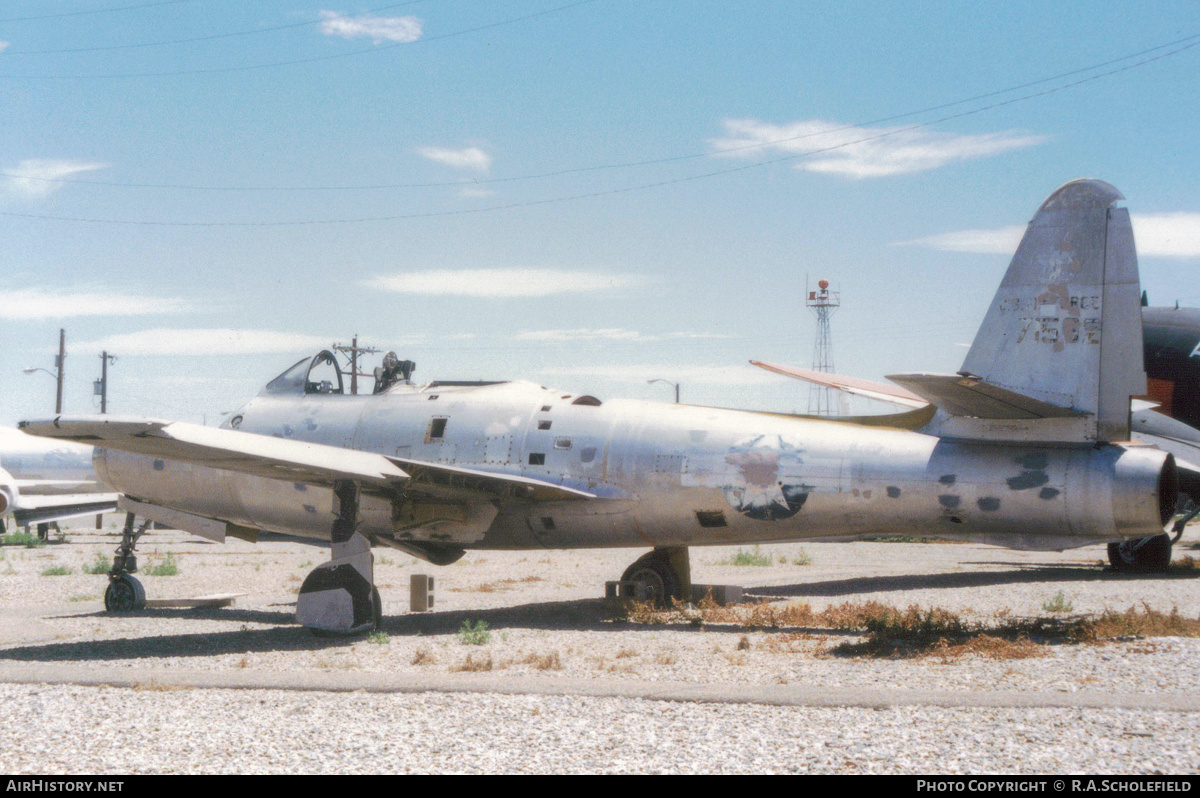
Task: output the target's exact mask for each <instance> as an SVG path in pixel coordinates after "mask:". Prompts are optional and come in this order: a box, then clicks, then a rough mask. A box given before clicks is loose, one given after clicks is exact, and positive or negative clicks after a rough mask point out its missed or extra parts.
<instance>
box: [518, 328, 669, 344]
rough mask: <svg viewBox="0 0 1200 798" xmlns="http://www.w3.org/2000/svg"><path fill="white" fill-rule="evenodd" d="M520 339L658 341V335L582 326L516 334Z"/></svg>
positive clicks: (556, 341) (557, 341)
mask: <svg viewBox="0 0 1200 798" xmlns="http://www.w3.org/2000/svg"><path fill="white" fill-rule="evenodd" d="M514 338H516V340H518V341H550V342H554V343H561V342H570V341H656V340H658V337H657V336H654V335H643V334H642V333H640V332H637V331H636V330H623V329H621V328H619V327H612V328H608V329H599V330H590V329H587V328H585V327H581V328H579V329H577V330H531V331H529V332H523V333H518V334H517V335H515V336H514Z"/></svg>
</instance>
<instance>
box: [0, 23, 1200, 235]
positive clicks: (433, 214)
mask: <svg viewBox="0 0 1200 798" xmlns="http://www.w3.org/2000/svg"><path fill="white" fill-rule="evenodd" d="M1197 45H1200V41H1196V42H1192V43H1191V44H1187V45H1184V46H1183V47H1180V48H1178V49H1176V50H1172V51H1170V52H1167V53H1162V54H1160V55H1157V56H1154V57H1153V58H1147V59H1145V60H1142V61H1139V62H1136V63H1133V64H1128V65H1126V66H1123V67H1119V68H1117V69H1113V70H1109V71H1108V72H1102V73H1100V74H1097V75H1092V76H1089V77H1086V78H1082V79H1080V80H1076V81H1073V82H1071V83H1066V84H1063V85H1061V86H1055V87H1053V88H1050V89H1045V90H1043V91H1038V92H1033V93H1030V94H1025V95H1022V96H1020V97H1014V98H1012V99H1008V100H1003V101H1001V102H996V103H992V104H990V105H986V106H983V107H980V108H973V109H971V110H969V111H962V112H960V113H956V114H949V115H947V116H943V117H941V118H938V119H932V120H929V121H927V122H919V123H917V124H914V125H908V126H906V127H901V128H895V129H893V130H886V131H884V132H882V133H877V134H875V135H872V136H865V137H863V138H859V139H855V140H853V141H846V142H842V143H840V144H833V145H830V146H828V147H820V148H818V149H814V150H808V151H807V152H801V153H794V154H792V155H785V156H782V157H780V158H772V159H770V160H766V161H758V162H756V163H749V164H743V165H741V166H735V167H728V168H725V169H716V170H712V171H708V172H701V173H699V174H693V175H685V176H683V177H675V178H671V179H667V180H659V181H655V182H652V183H640V184H636V185H632V186H624V187H621V188H614V189H604V190H599V191H589V192H585V193H581V194H571V195H567V196H560V197H550V198H547V199H541V200H526V201H521V202H510V203H506V204H503V205H490V206H486V207H483V208H460V209H457V210H449V211H423V212H420V213H405V214H391V215H387V216H365V217H359V218H345V219H302V220H297V221H273V222H163V221H147V220H138V219H100V218H89V217H78V216H58V215H50V214H34V213H16V212H12V211H0V216H9V217H14V218H23V219H40V220H46V221H66V222H87V223H92V224H114V225H127V226H138V227H302V226H317V225H322V226H326V225H341V224H364V223H368V222H397V221H409V220H414V219H431V218H439V217H450V216H468V215H472V214H478V213H489V212H495V211H505V210H513V209H516V208H531V207H537V206H540V205H552V204H556V203H560V202H571V201H576V200H583V199H594V198H597V197H606V196H614V195H617V194H628V193H632V192H635V191H644V190H648V189H652V188H662V187H664V186H671V185H678V184H682V183H690V182H693V181H696V180H704V179H706V178H710V177H717V176H719V175H727V174H734V173H737V172H745V171H748V170H750V169H757V168H760V167H763V166H771V165H773V164H778V163H784V162H787V161H794V160H798V159H800V158H808V157H811V156H813V155H820V154H823V153H827V152H833V151H835V150H840V149H844V148H846V147H850V146H853V145H855V144H863V143H866V142H871V141H878V140H880V139H885V138H889V137H891V136H896V135H899V134H901V133H908V132H911V131H914V130H920V129H922V128H926V127H930V126H932V125H936V124H940V123H942V122H948V121H951V120H954V119H962V118H964V117H968V116H973V115H975V114H980V113H983V112H985V111H991V110H994V109H996V108H1002V107H1004V106H1007V105H1012V104H1014V103H1019V102H1024V101H1026V100H1032V99H1036V98H1038V97H1046V96H1049V95H1051V94H1056V93H1058V92H1060V91H1065V90H1067V89H1071V88H1075V87H1077V86H1082V85H1084V84H1087V83H1091V82H1092V81H1096V80H1100V79H1102V78H1106V77H1111V76H1112V75H1116V74H1120V73H1122V72H1127V71H1129V70H1131V69H1136V68H1138V67H1140V66H1145V65H1146V64H1150V63H1153V62H1155V61H1160V60H1162V59H1164V58H1168V57H1170V56H1172V55H1175V54H1177V53H1181V52H1183V51H1185V50H1189V49H1191V48H1193V47H1196V46H1197Z"/></svg>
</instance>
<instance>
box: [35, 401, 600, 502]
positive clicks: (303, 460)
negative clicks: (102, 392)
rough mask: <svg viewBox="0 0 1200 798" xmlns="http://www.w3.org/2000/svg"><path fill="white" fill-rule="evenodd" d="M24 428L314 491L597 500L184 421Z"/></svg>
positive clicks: (107, 419)
mask: <svg viewBox="0 0 1200 798" xmlns="http://www.w3.org/2000/svg"><path fill="white" fill-rule="evenodd" d="M20 427H21V429H23V430H24V431H25V432H27V433H29V434H31V435H40V436H43V437H47V438H60V439H66V440H72V441H77V442H79V443H88V444H91V445H93V446H97V447H101V448H105V449H115V450H117V451H122V452H130V453H133V454H142V455H149V456H152V457H164V458H167V459H171V460H178V461H180V462H184V463H191V464H193V465H200V466H208V467H210V468H221V469H225V470H227V471H236V472H238V473H242V474H250V475H253V476H258V477H266V478H268V479H284V480H290V481H297V482H306V483H309V484H314V485H325V486H329V485H332V484H333V483H334V482H337V481H339V480H343V479H348V480H352V481H354V482H357V483H359V484H360V485H361V486H362V487H363V488H364V489H367V490H370V489H372V488H374V489H377V490H379V489H382V490H386V491H391V490H394V489H397V488H403V489H404V490H405V491H406V492H409V493H423V494H429V495H441V496H454V497H458V498H472V499H475V498H487V499H491V498H496V497H513V498H518V499H527V500H532V501H548V500H552V499H584V498H595V497H594V496H593V495H592V494H590V493H586V492H584V491H580V490H575V489H573V488H567V487H564V486H562V485H555V484H552V483H549V482H543V481H541V480H537V479H530V478H528V477H521V476H515V475H511V474H496V473H491V472H487V471H477V470H473V469H468V468H457V467H454V466H447V465H442V464H440V463H427V462H422V461H420V460H405V459H401V458H396V457H385V456H383V455H381V454H375V453H373V452H363V451H358V450H355V449H346V448H343V447H340V446H327V445H324V444H318V443H306V442H304V441H294V440H287V439H285V438H275V437H272V436H270V435H260V434H257V433H253V432H242V431H239V430H226V429H215V428H213V427H205V426H201V425H199V424H188V423H185V422H182V421H175V422H171V421H156V420H153V419H130V418H121V417H116V416H99V417H97V416H91V417H86V416H85V417H78V418H63V417H61V416H60V417H58V418H55V419H53V420H50V421H23V422H21V424H20Z"/></svg>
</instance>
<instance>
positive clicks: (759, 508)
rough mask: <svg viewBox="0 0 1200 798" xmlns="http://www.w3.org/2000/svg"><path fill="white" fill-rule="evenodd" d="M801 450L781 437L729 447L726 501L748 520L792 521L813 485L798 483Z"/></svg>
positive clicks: (723, 487) (757, 437)
mask: <svg viewBox="0 0 1200 798" xmlns="http://www.w3.org/2000/svg"><path fill="white" fill-rule="evenodd" d="M801 454H802V450H801V449H800V448H799V447H798V446H796V445H794V444H791V443H789V442H787V441H786V440H784V439H783V437H782V436H779V435H773V436H767V435H755V436H753V437H751V438H744V439H742V440H740V441H738V442H737V443H735V444H733V445H732V446H730V447H729V450H728V451H727V452H726V454H725V457H724V465H725V466H726V469H725V470H724V471H723V474H724V479H725V484H722V485H720V488H721V491H722V492H723V493H724V494H725V501H727V502H729V505H730V506H731V507H733V508H734V509H735V510H737V511H738V512H739V513H741V514H742V515H744V516H746V517H747V518H752V519H754V520H756V521H779V520H782V519H784V518H791V517H792V516H793V515H795V514H796V513H798V512H799V511H800V508H802V507H803V506H804V503H805V502H806V501H807V500H808V494H809V493H810V492H811V491H812V487H813V486H812V485H808V484H805V483H804V482H803V481H802V480H800V479H799V474H800V468H801V466H802V464H803V462H804V461H803V459H802V458H801Z"/></svg>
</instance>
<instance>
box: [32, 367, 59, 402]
mask: <svg viewBox="0 0 1200 798" xmlns="http://www.w3.org/2000/svg"><path fill="white" fill-rule="evenodd" d="M23 371H24V372H25V373H26V374H32V373H34V372H35V371H41V372H43V373H45V374H49V375H50V376H51V377H53V378H54V379H55V380H58V379H59V376H58V375H57V374H55V373H54V372H53V371H51V370H50V369H43V368H38V367H37V366H30V367H28V368H26V369H23ZM54 412H55V413H61V412H62V394H61V393H60V394H59V398H58V399H57V401H56V402H55V405H54Z"/></svg>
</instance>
